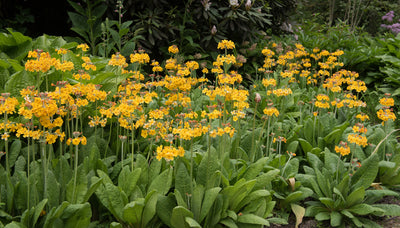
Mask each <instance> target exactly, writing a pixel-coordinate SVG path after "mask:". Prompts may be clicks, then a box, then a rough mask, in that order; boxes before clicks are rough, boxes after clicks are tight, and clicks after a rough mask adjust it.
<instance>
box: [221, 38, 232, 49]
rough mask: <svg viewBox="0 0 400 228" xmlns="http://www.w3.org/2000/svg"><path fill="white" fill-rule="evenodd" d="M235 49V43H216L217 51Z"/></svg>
mask: <svg viewBox="0 0 400 228" xmlns="http://www.w3.org/2000/svg"><path fill="white" fill-rule="evenodd" d="M234 48H235V43H233V41H230V40H221V41H220V42H219V43H218V49H234Z"/></svg>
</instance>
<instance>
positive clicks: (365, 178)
mask: <svg viewBox="0 0 400 228" xmlns="http://www.w3.org/2000/svg"><path fill="white" fill-rule="evenodd" d="M378 170H379V157H378V154H376V153H375V154H373V155H371V156H370V157H369V158H367V159H366V160H364V161H363V162H361V167H360V168H359V169H358V170H357V171H356V172H355V174H354V175H353V176H352V178H351V183H352V188H353V189H357V188H359V187H360V186H362V187H364V188H365V189H366V188H368V187H369V186H371V184H372V182H373V181H374V180H375V178H376V175H377V174H378Z"/></svg>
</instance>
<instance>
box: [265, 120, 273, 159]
mask: <svg viewBox="0 0 400 228" xmlns="http://www.w3.org/2000/svg"><path fill="white" fill-rule="evenodd" d="M271 117H272V116H271ZM270 125H271V118H270V117H268V126H267V152H266V155H268V157H269V156H270V155H271V154H270V153H271V150H270V146H269V134H270V133H269V132H270Z"/></svg>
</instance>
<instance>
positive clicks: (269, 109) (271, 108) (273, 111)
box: [263, 107, 279, 117]
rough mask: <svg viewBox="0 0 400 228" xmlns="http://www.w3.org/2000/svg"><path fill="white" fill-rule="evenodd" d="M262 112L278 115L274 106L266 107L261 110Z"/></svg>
mask: <svg viewBox="0 0 400 228" xmlns="http://www.w3.org/2000/svg"><path fill="white" fill-rule="evenodd" d="M263 112H264V114H265V115H267V116H273V115H275V116H276V117H278V115H279V111H278V109H276V108H275V107H267V108H265V109H264V110H263Z"/></svg>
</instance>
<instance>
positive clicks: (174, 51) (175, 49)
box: [168, 45, 179, 54]
mask: <svg viewBox="0 0 400 228" xmlns="http://www.w3.org/2000/svg"><path fill="white" fill-rule="evenodd" d="M168 52H169V53H172V54H177V53H178V52H179V48H178V46H176V45H171V46H169V47H168Z"/></svg>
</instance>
